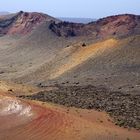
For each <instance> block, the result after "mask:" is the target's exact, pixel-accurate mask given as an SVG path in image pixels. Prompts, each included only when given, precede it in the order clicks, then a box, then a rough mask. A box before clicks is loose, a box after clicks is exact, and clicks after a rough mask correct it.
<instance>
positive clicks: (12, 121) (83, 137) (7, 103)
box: [0, 92, 140, 140]
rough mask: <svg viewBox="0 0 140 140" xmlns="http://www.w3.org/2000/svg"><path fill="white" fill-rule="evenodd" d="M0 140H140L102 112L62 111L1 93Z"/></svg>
mask: <svg viewBox="0 0 140 140" xmlns="http://www.w3.org/2000/svg"><path fill="white" fill-rule="evenodd" d="M0 124H1V126H0V140H25V139H26V140H139V137H140V133H139V132H138V131H135V130H127V129H123V128H119V127H118V126H115V125H114V124H113V123H112V122H111V119H110V118H109V116H108V115H107V114H106V113H104V112H97V111H94V110H92V111H89V110H80V109H75V108H65V107H62V106H58V105H53V104H45V103H42V102H35V101H25V100H19V99H16V98H15V97H13V96H12V95H11V96H7V95H6V94H3V93H2V92H1V94H0Z"/></svg>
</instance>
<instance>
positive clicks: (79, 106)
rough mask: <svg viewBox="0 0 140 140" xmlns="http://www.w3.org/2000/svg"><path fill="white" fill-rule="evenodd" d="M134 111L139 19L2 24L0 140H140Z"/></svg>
mask: <svg viewBox="0 0 140 140" xmlns="http://www.w3.org/2000/svg"><path fill="white" fill-rule="evenodd" d="M139 107H140V16H139V15H130V14H125V15H116V16H110V17H106V18H103V19H99V20H97V21H93V22H91V23H88V24H81V23H69V22H62V21H60V20H58V19H55V18H53V17H51V16H49V15H46V14H43V13H36V12H34V13H28V12H23V11H20V12H18V13H16V14H9V15H4V16H0V124H1V126H0V139H1V140H5V139H6V140H16V139H17V140H19V139H21V140H22V139H23V140H24V139H27V140H31V139H35V140H46V139H49V140H72V139H73V140H139V137H140V133H139V132H140V131H139V130H140V109H139Z"/></svg>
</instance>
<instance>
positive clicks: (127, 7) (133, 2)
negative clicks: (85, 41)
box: [0, 0, 140, 18]
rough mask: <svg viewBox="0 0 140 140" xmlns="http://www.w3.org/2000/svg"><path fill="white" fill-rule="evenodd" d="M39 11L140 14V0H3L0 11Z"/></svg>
mask: <svg viewBox="0 0 140 140" xmlns="http://www.w3.org/2000/svg"><path fill="white" fill-rule="evenodd" d="M20 10H23V11H37V12H44V13H47V14H49V15H52V16H55V17H89V18H100V17H105V16H108V15H114V14H123V13H132V14H139V15H140V0H4V1H3V0H1V2H0V11H9V12H17V11H20Z"/></svg>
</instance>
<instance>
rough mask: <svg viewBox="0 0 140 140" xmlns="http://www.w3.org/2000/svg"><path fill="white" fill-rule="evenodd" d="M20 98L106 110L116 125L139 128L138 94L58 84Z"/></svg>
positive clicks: (139, 108) (139, 96)
mask: <svg viewBox="0 0 140 140" xmlns="http://www.w3.org/2000/svg"><path fill="white" fill-rule="evenodd" d="M20 97H22V98H27V99H32V100H39V101H43V102H53V103H57V104H61V105H65V106H67V107H72V106H73V107H77V108H83V109H97V110H102V111H106V112H108V113H109V114H110V116H112V117H113V118H114V120H115V123H116V125H119V126H124V127H133V128H136V129H139V130H140V95H131V94H124V93H122V92H113V91H109V90H107V89H106V88H103V87H94V86H91V85H89V86H69V87H65V86H63V87H62V86H59V87H58V89H57V90H56V89H55V90H52V91H42V92H39V93H37V94H35V95H31V96H20Z"/></svg>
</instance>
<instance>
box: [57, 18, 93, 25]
mask: <svg viewBox="0 0 140 140" xmlns="http://www.w3.org/2000/svg"><path fill="white" fill-rule="evenodd" d="M58 19H60V20H62V21H67V22H74V23H84V24H86V23H89V22H92V21H96V19H92V18H69V17H59V18H58Z"/></svg>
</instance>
